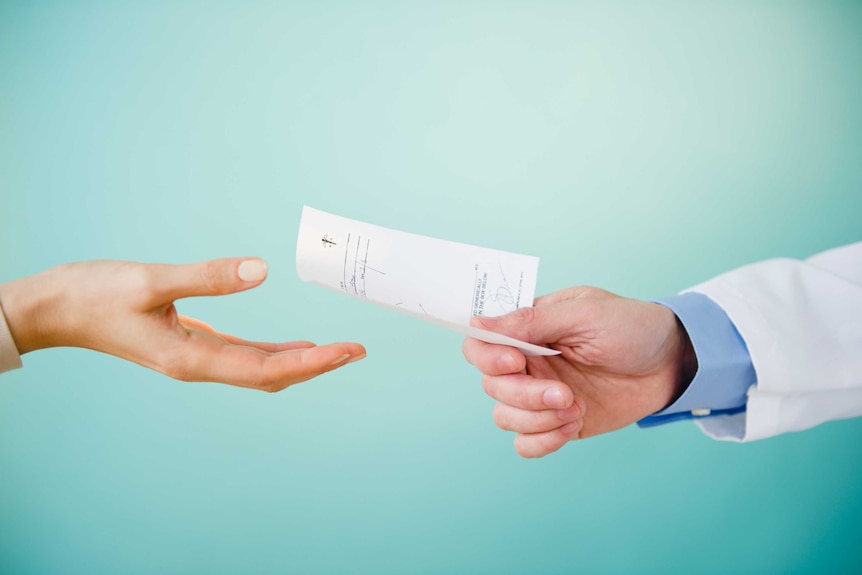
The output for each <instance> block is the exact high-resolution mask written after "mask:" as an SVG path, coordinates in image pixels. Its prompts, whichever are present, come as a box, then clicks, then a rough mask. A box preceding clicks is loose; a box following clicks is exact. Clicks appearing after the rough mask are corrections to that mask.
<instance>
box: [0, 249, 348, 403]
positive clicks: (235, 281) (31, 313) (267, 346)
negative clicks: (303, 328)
mask: <svg viewBox="0 0 862 575" xmlns="http://www.w3.org/2000/svg"><path fill="white" fill-rule="evenodd" d="M266 274H267V267H266V263H265V262H264V261H263V260H260V259H257V258H225V259H217V260H211V261H207V262H201V263H195V264H188V265H167V264H141V263H134V262H125V261H107V260H103V261H87V262H77V263H71V264H64V265H61V266H59V267H56V268H53V269H50V270H47V271H45V272H42V273H40V274H37V275H34V276H30V277H26V278H22V279H19V280H15V281H12V282H9V283H5V284H2V285H0V304H2V306H3V312H4V313H5V315H6V319H7V322H8V324H9V328H10V331H11V333H12V337H13V339H14V340H15V343H16V346H17V347H18V351H19V353H21V354H22V355H23V354H26V353H30V352H32V351H36V350H39V349H46V348H51V347H60V346H70V347H81V348H87V349H92V350H95V351H101V352H104V353H107V354H110V355H114V356H117V357H120V358H122V359H126V360H129V361H132V362H135V363H137V364H140V365H142V366H144V367H148V368H150V369H153V370H156V371H158V372H161V373H163V374H165V375H167V376H169V377H172V378H174V379H178V380H182V381H211V382H219V383H226V384H229V385H235V386H239V387H247V388H251V389H258V390H262V391H267V392H275V391H281V390H282V389H284V388H286V387H288V386H290V385H293V384H295V383H299V382H301V381H305V380H307V379H311V378H313V377H316V376H318V375H321V374H323V373H326V372H327V371H331V370H333V369H337V368H338V367H341V366H343V365H345V364H347V363H350V362H353V361H357V360H360V359H362V358H364V357H365V348H364V347H362V346H361V345H359V344H357V343H332V344H329V345H321V346H316V345H315V344H313V343H311V342H308V341H293V342H287V343H269V342H256V341H246V340H244V339H240V338H238V337H235V336H233V335H229V334H225V333H220V332H217V331H216V330H215V329H213V328H212V327H211V326H210V325H208V324H206V323H204V322H202V321H199V320H197V319H194V318H190V317H186V316H182V315H179V314H178V313H177V308H176V305H175V302H176V300H179V299H182V298H186V297H195V296H216V295H227V294H231V293H237V292H241V291H245V290H248V289H251V288H254V287H257V286H258V285H260V284H261V283H263V281H264V279H266Z"/></svg>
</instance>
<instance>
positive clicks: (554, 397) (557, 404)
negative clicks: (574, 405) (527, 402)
mask: <svg viewBox="0 0 862 575" xmlns="http://www.w3.org/2000/svg"><path fill="white" fill-rule="evenodd" d="M542 401H544V402H545V405H547V406H548V407H553V408H554V409H562V408H564V407H566V400H565V399H564V398H563V392H562V391H560V390H559V389H557V388H556V387H549V388H548V389H546V390H545V393H543V394H542Z"/></svg>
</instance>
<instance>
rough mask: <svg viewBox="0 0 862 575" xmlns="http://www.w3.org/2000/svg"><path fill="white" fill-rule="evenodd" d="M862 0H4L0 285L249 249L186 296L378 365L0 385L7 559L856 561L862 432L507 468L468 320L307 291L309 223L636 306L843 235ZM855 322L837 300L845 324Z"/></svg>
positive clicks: (553, 565) (860, 60)
mask: <svg viewBox="0 0 862 575" xmlns="http://www.w3.org/2000/svg"><path fill="white" fill-rule="evenodd" d="M860 103H862V3H859V2H787V1H775V2H750V1H736V2H580V3H574V2H542V3H539V2H463V1H459V2H439V1H438V2H433V3H426V4H408V3H405V2H319V1H318V2H302V3H300V2H294V3H287V2H254V3H252V2H214V1H207V2H9V1H5V2H3V1H0V198H2V199H0V246H2V254H0V257H2V260H0V262H2V267H0V274H2V276H0V281H5V280H9V279H12V278H15V277H19V276H23V275H26V274H30V273H34V272H36V271H38V270H42V269H44V268H47V267H50V266H53V265H55V264H58V263H61V262H65V261H71V260H80V259H91V258H119V259H134V260H141V261H167V262H177V263H179V262H191V261H196V260H202V259H206V258H212V257H219V256H229V255H259V256H262V257H264V258H266V259H267V260H268V261H269V263H270V270H271V273H270V277H269V279H268V281H267V282H266V283H265V284H264V285H263V286H261V287H260V288H258V289H256V290H254V291H252V292H248V293H244V294H240V295H236V296H231V297H225V298H219V299H201V300H195V301H186V302H182V304H181V305H180V310H181V311H182V312H184V313H187V314H190V315H195V316H197V317H200V318H201V319H203V320H205V321H208V322H211V323H212V324H214V325H215V326H216V327H217V328H219V329H221V330H224V331H228V332H233V333H236V334H238V335H241V336H245V337H248V338H258V339H273V340H287V339H300V338H308V339H312V340H315V341H319V342H326V341H333V340H358V341H361V342H363V343H365V344H366V345H367V347H368V350H369V355H368V358H367V359H366V360H365V361H362V362H360V363H358V364H353V365H350V366H348V367H346V368H345V369H343V370H340V371H337V372H335V373H332V374H328V375H326V376H324V377H321V378H320V379H317V380H314V381H312V382H308V383H305V384H302V385H300V386H297V387H295V388H292V389H289V390H287V391H285V392H284V393H281V394H278V395H267V394H262V393H254V392H249V391H247V390H242V389H236V388H230V387H227V386H218V385H213V384H187V383H178V382H174V381H171V380H169V379H167V378H165V377H163V376H160V375H158V374H156V373H152V372H149V371H147V370H145V369H142V368H140V367H137V366H135V365H131V364H127V363H125V362H123V361H120V360H118V359H115V358H112V357H108V356H103V355H100V354H95V353H91V352H86V351H82V350H75V349H61V350H53V351H45V352H39V353H35V354H33V355H28V356H27V357H25V359H24V361H25V364H26V368H25V369H24V370H21V371H17V372H13V373H10V374H7V375H4V376H3V377H2V382H0V572H2V573H4V574H5V573H14V574H18V573H20V574H26V573H86V574H98V573H126V574H134V573H167V574H170V573H208V574H221V573H261V574H266V573H377V574H382V573H495V574H499V573H666V572H681V573H728V572H741V573H746V572H750V573H815V572H820V573H822V572H845V573H858V572H860V571H862V550H860V545H861V544H860V542H862V447H860V433H862V420H855V421H853V420H849V421H841V422H833V423H830V424H826V425H824V426H822V427H820V428H817V429H814V430H812V431H809V432H806V433H798V434H791V435H786V436H782V437H778V438H774V439H770V440H767V441H762V442H759V443H753V444H747V445H736V444H729V443H719V442H714V441H711V440H709V439H707V438H706V437H704V436H702V435H701V434H700V432H699V431H698V430H697V429H696V428H695V426H694V425H692V424H690V423H679V424H674V425H669V426H665V427H662V428H658V429H654V430H638V429H637V428H634V427H632V428H628V429H625V430H623V431H620V432H618V433H614V434H611V435H607V436H603V437H599V438H595V439H591V440H588V441H585V442H582V443H578V444H571V445H569V446H567V447H566V448H564V449H563V450H562V451H561V452H559V453H557V454H555V455H553V456H550V457H547V458H545V459H542V460H538V461H526V460H522V459H520V458H519V457H517V456H516V454H515V453H514V451H513V449H512V446H511V440H512V436H511V434H507V433H504V432H501V431H499V430H498V429H496V428H495V427H494V425H493V422H492V419H491V415H490V414H491V409H492V405H493V402H492V401H491V400H490V399H489V398H487V397H486V396H484V394H483V393H482V390H481V388H480V385H479V376H478V374H477V373H476V372H475V371H474V370H473V369H472V368H471V366H469V365H467V363H466V362H465V361H464V360H463V358H462V356H461V353H460V343H461V339H460V337H459V336H457V335H455V334H451V333H449V332H446V331H444V330H441V329H439V328H437V327H434V326H430V325H425V324H422V323H420V322H416V321H414V320H411V319H409V318H406V317H401V316H398V315H397V314H393V313H389V312H386V311H383V310H380V309H378V308H376V307H374V306H370V305H361V304H358V303H357V302H356V301H355V300H352V299H349V298H346V297H343V296H340V295H339V294H336V293H333V292H329V291H327V290H323V289H320V288H316V287H313V286H311V285H307V284H303V283H301V282H300V281H299V280H298V278H297V277H296V273H295V271H294V248H295V239H296V238H295V235H296V232H297V225H298V219H299V214H300V208H301V206H302V205H303V204H310V205H313V206H315V207H318V208H320V209H324V210H328V211H333V212H335V213H339V214H342V215H345V216H349V217H353V218H357V219H363V220H367V221H370V222H373V223H376V224H380V225H384V226H389V227H395V228H400V229H404V230H409V231H414V232H418V233H425V234H429V235H436V236H444V237H447V238H449V239H452V240H456V241H463V242H469V243H475V244H481V245H485V246H490V247H496V248H500V249H507V250H512V251H518V252H522V253H529V254H533V255H538V256H540V257H541V258H542V264H541V268H540V277H539V286H538V292H539V293H546V292H549V291H554V290H556V289H560V288H562V287H565V286H569V285H574V284H594V285H599V286H602V287H605V288H607V289H610V290H614V291H617V292H619V293H622V294H625V295H629V296H633V297H639V298H653V297H658V296H662V295H666V294H669V293H674V292H676V291H678V290H680V289H683V288H685V287H688V286H690V285H693V284H695V283H698V282H700V281H703V280H706V279H708V278H710V277H712V276H714V275H716V274H718V273H721V272H723V271H725V270H727V269H730V268H733V267H737V266H740V265H743V264H745V263H748V262H752V261H756V260H760V259H763V258H768V257H773V256H793V257H805V256H808V255H811V254H813V253H815V252H817V251H820V250H822V249H826V248H829V247H832V246H836V245H840V244H844V243H849V242H851V241H856V240H859V239H860V238H862V224H860V219H862V218H860V216H862V105H860ZM848 321H859V318H853V319H850V318H848Z"/></svg>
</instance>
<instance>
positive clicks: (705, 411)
mask: <svg viewBox="0 0 862 575" xmlns="http://www.w3.org/2000/svg"><path fill="white" fill-rule="evenodd" d="M710 413H712V410H710V409H692V410H691V414H692V415H693V416H695V417H703V416H704V415H709V414H710Z"/></svg>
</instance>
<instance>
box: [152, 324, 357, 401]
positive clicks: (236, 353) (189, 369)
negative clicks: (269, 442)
mask: <svg viewBox="0 0 862 575" xmlns="http://www.w3.org/2000/svg"><path fill="white" fill-rule="evenodd" d="M189 338H190V341H189V344H190V345H187V346H180V347H182V348H183V349H182V351H181V353H178V354H176V355H175V357H173V358H172V360H170V361H169V362H168V364H167V365H165V366H162V369H161V370H162V371H163V372H164V373H166V374H167V375H168V376H170V377H173V378H174V379H180V380H183V381H212V382H218V383H227V384H230V385H236V386H240V387H248V388H253V389H260V390H263V391H269V392H274V391H280V390H282V389H284V388H285V387H288V386H290V385H293V384H295V383H299V382H301V381H305V380H308V379H311V378H313V377H316V376H318V375H321V374H323V373H326V372H327V371H331V370H333V369H336V368H338V367H341V366H343V365H346V364H347V363H350V362H352V361H357V360H359V359H362V358H364V357H365V353H366V352H365V348H364V347H363V346H361V345H359V344H356V343H334V344H329V345H323V346H317V347H308V348H301V349H289V350H286V351H278V352H275V353H272V352H267V351H264V350H261V349H258V348H255V347H250V346H245V345H230V344H229V343H226V342H225V341H223V340H222V339H221V338H220V337H219V336H218V335H216V334H210V333H202V332H196V331H192V332H189ZM299 343H301V344H305V343H306V342H299Z"/></svg>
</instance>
